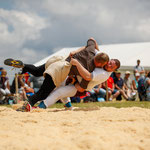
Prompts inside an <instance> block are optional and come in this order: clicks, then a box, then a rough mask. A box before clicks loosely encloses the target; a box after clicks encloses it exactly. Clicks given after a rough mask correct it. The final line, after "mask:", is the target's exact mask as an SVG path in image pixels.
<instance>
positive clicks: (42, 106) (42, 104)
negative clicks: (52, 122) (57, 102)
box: [38, 101, 46, 109]
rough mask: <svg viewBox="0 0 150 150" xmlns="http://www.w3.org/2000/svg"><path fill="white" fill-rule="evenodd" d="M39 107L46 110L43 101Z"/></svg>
mask: <svg viewBox="0 0 150 150" xmlns="http://www.w3.org/2000/svg"><path fill="white" fill-rule="evenodd" d="M38 107H39V108H43V109H46V105H45V104H44V102H43V101H42V102H41V103H40V104H39V105H38Z"/></svg>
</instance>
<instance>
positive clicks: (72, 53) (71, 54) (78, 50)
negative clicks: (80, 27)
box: [69, 46, 85, 57]
mask: <svg viewBox="0 0 150 150" xmlns="http://www.w3.org/2000/svg"><path fill="white" fill-rule="evenodd" d="M84 49H85V46H83V47H81V48H79V49H77V50H75V51H72V52H70V55H69V56H70V57H72V56H73V55H74V54H76V53H78V52H80V51H82V50H84Z"/></svg>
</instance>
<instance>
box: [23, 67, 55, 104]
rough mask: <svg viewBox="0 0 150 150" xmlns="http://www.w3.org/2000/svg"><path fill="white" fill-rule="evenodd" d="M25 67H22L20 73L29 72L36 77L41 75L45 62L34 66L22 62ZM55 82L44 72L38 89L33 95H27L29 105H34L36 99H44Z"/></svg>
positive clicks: (52, 88)
mask: <svg viewBox="0 0 150 150" xmlns="http://www.w3.org/2000/svg"><path fill="white" fill-rule="evenodd" d="M24 65H25V67H24V68H23V71H22V73H25V72H29V73H31V74H32V75H34V76H36V77H40V76H43V73H44V71H45V64H43V65H41V66H38V67H36V66H34V65H30V64H24ZM55 87H56V86H55V84H54V82H53V80H52V77H51V76H50V75H49V74H46V76H45V79H44V81H43V84H42V86H41V87H40V89H39V91H38V92H37V93H35V94H34V95H33V96H30V97H29V103H30V104H31V106H34V104H35V103H37V102H38V101H41V100H44V99H46V98H47V96H48V95H49V94H50V93H51V92H52V91H53V90H54V88H55Z"/></svg>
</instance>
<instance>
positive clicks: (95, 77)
mask: <svg viewBox="0 0 150 150" xmlns="http://www.w3.org/2000/svg"><path fill="white" fill-rule="evenodd" d="M109 74H111V73H109ZM107 77H109V75H108V72H106V71H105V70H103V69H101V68H95V69H94V71H93V72H92V81H103V80H104V79H105V78H107Z"/></svg>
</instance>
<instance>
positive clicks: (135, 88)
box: [131, 72, 140, 100]
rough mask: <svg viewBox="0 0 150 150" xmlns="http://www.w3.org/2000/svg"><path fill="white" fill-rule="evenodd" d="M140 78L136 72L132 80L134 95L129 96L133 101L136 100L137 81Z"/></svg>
mask: <svg viewBox="0 0 150 150" xmlns="http://www.w3.org/2000/svg"><path fill="white" fill-rule="evenodd" d="M139 78H140V74H139V73H138V72H137V73H135V78H134V79H133V80H132V89H133V93H135V94H134V95H135V96H134V95H131V96H133V97H135V100H137V99H138V91H137V90H138V81H139Z"/></svg>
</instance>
